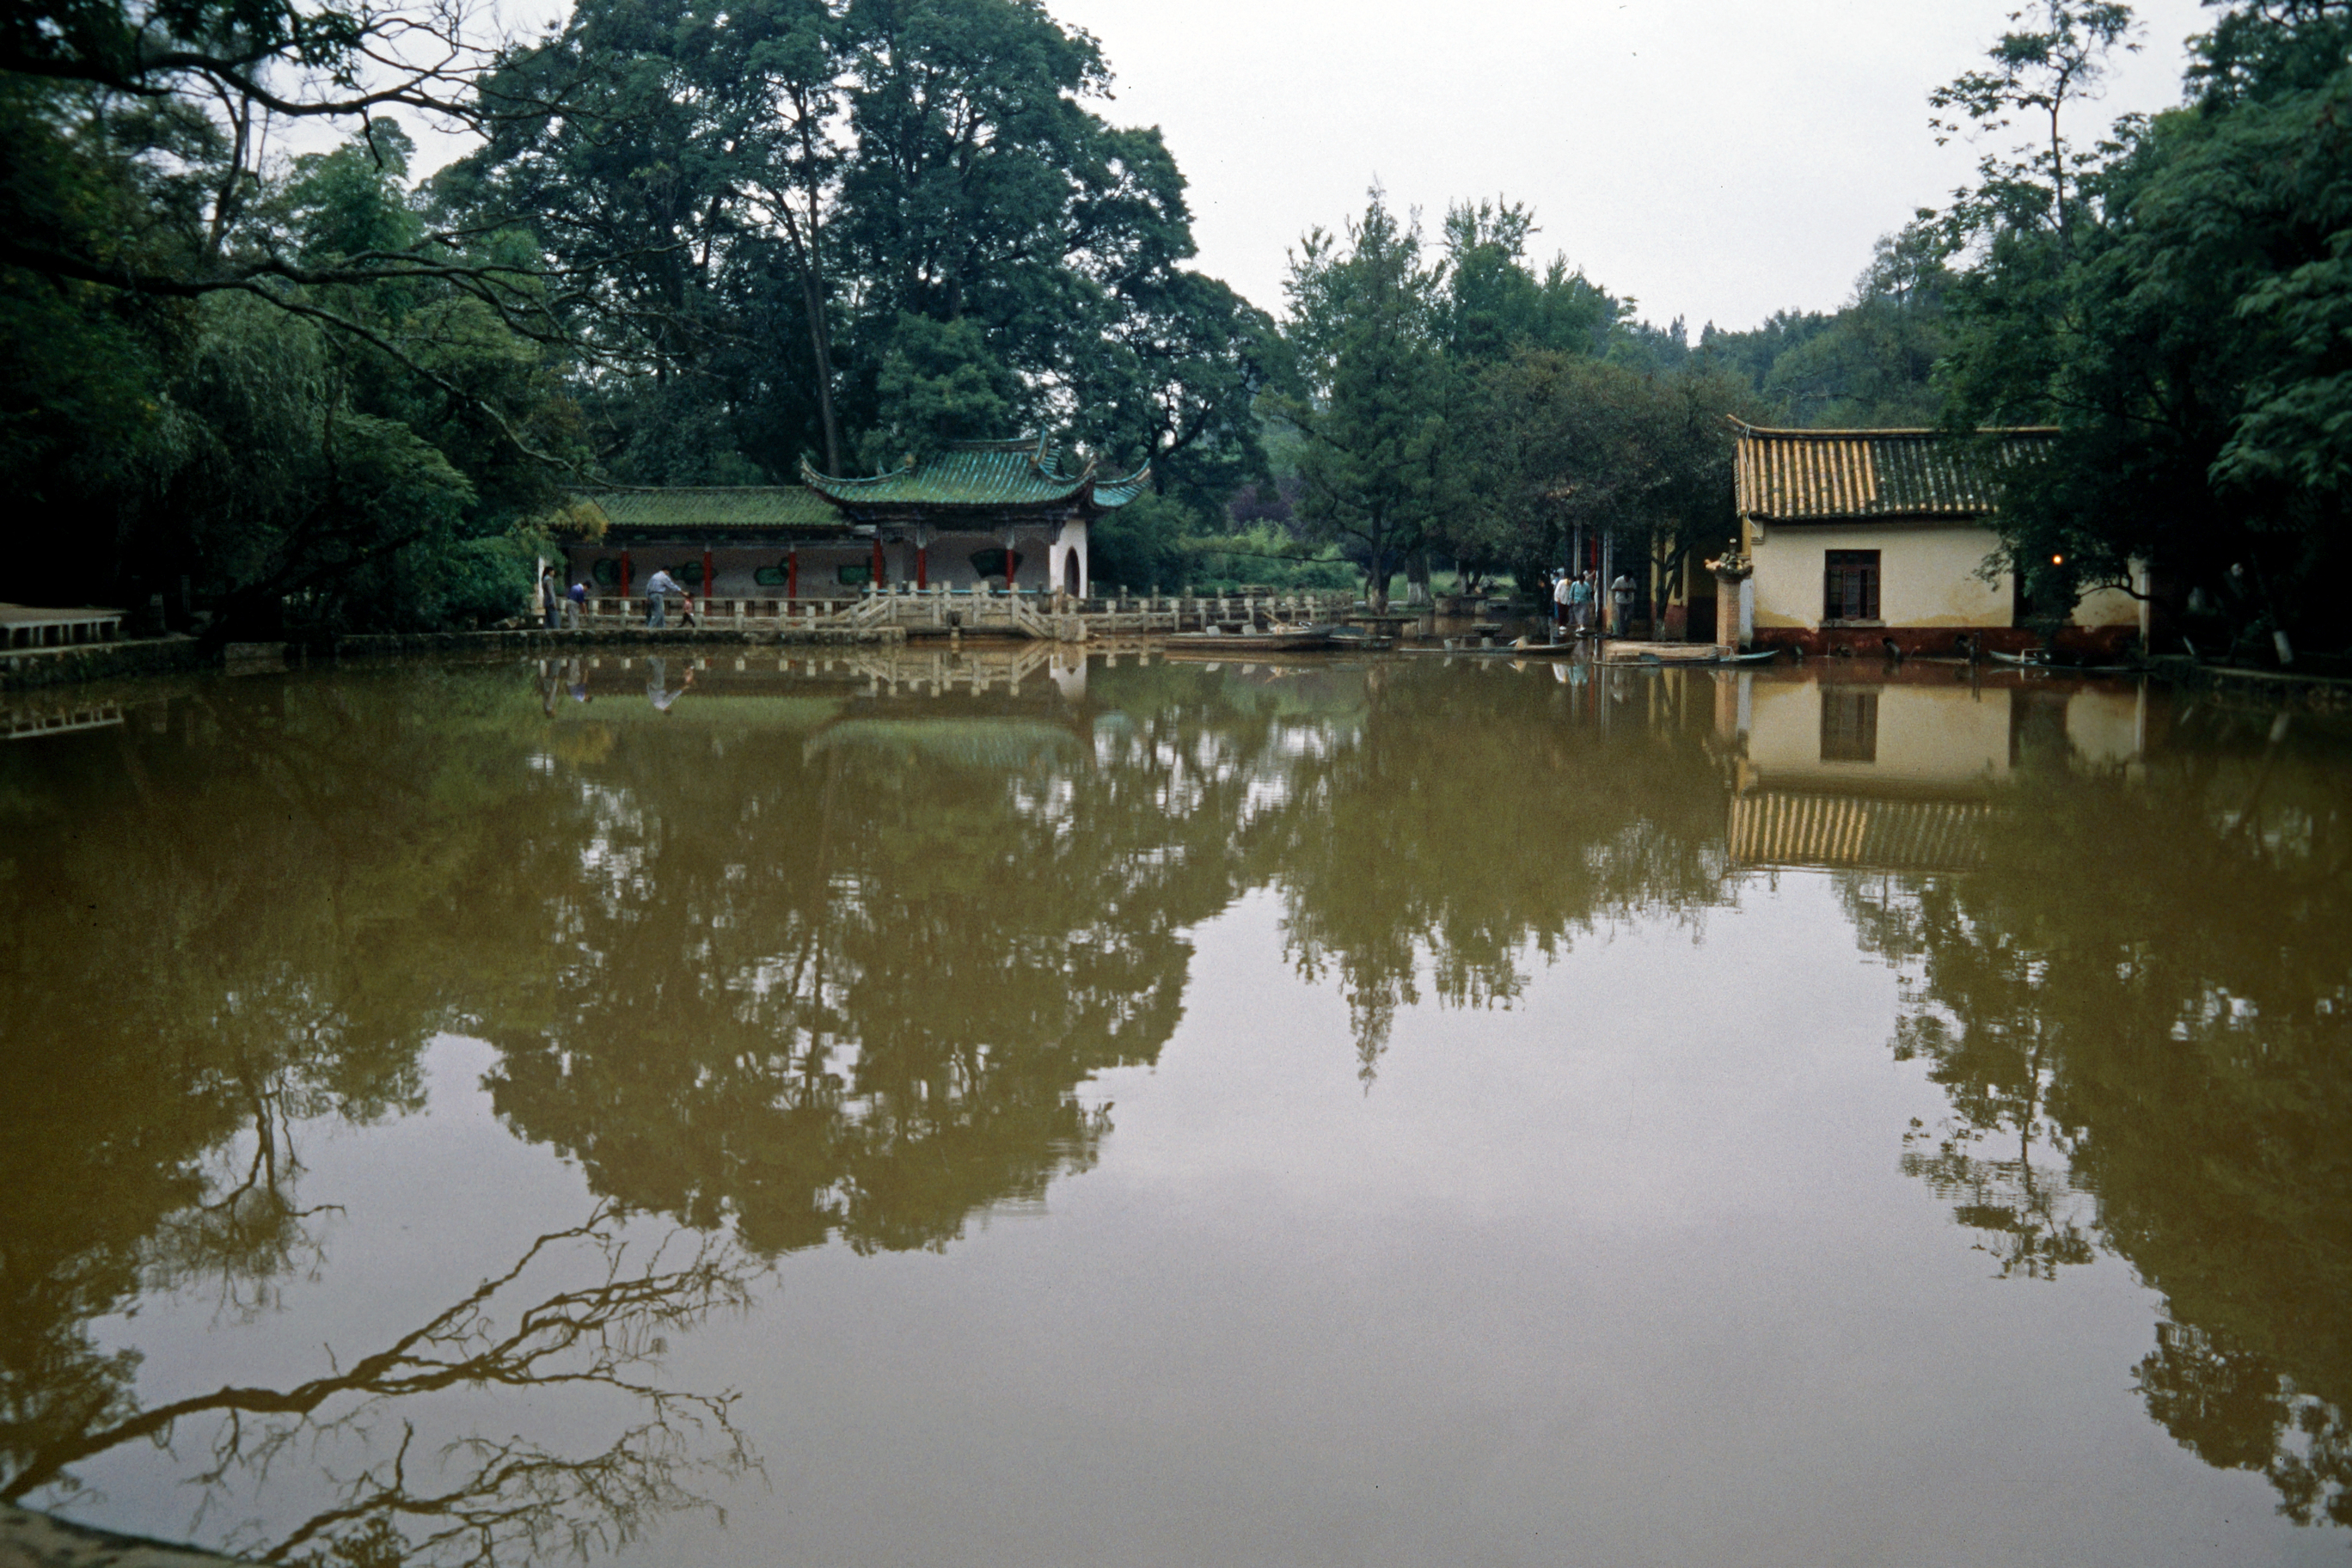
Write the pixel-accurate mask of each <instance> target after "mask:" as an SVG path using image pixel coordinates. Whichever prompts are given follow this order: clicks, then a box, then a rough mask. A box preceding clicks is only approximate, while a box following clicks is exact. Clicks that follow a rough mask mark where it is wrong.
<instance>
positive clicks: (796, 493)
mask: <svg viewBox="0 0 2352 1568" xmlns="http://www.w3.org/2000/svg"><path fill="white" fill-rule="evenodd" d="M586 499H587V500H593V502H595V504H596V505H597V506H598V507H599V508H601V509H602V510H603V511H604V517H605V520H606V521H609V522H610V523H611V524H612V525H613V526H614V528H625V529H629V530H631V531H669V530H672V529H675V530H677V531H681V532H703V531H710V530H714V529H722V530H737V529H740V530H743V531H754V530H761V529H776V530H789V529H818V530H825V531H833V532H838V531H841V529H842V528H843V526H844V519H843V518H842V515H841V513H840V512H838V511H836V510H834V508H833V506H832V505H831V503H829V502H828V501H826V500H825V499H824V497H823V496H821V495H819V494H817V493H816V492H815V491H814V490H813V489H809V488H808V487H807V486H805V485H729V486H709V487H704V488H698V489H666V490H614V491H613V492H611V493H610V494H607V495H600V496H590V497H588V498H586Z"/></svg>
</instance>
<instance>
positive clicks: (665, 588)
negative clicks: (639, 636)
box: [646, 568, 685, 630]
mask: <svg viewBox="0 0 2352 1568" xmlns="http://www.w3.org/2000/svg"><path fill="white" fill-rule="evenodd" d="M683 592H685V590H683V589H681V588H680V587H679V586H678V585H677V578H675V577H673V576H671V575H670V574H669V572H668V571H667V568H665V569H663V570H661V571H657V572H656V573H655V574H653V575H652V576H651V577H649V578H647V579H646V626H647V627H648V628H650V629H654V630H658V629H660V628H661V627H663V626H667V625H669V599H670V595H673V594H680V593H683Z"/></svg>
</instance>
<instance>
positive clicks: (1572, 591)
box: [1568, 572, 1592, 631]
mask: <svg viewBox="0 0 2352 1568" xmlns="http://www.w3.org/2000/svg"><path fill="white" fill-rule="evenodd" d="M1568 619H1569V624H1570V625H1571V626H1574V627H1575V628H1576V629H1577V630H1578V631H1583V630H1584V629H1585V628H1586V627H1588V626H1591V624H1592V574H1591V573H1590V572H1579V573H1578V574H1576V581H1574V582H1572V583H1570V584H1569V585H1568Z"/></svg>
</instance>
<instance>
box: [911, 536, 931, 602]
mask: <svg viewBox="0 0 2352 1568" xmlns="http://www.w3.org/2000/svg"><path fill="white" fill-rule="evenodd" d="M930 585H931V547H930V546H929V545H928V544H918V545H916V546H915V591H916V592H917V593H920V592H921V591H922V590H924V589H925V588H928V587H929V586H930Z"/></svg>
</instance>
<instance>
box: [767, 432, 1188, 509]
mask: <svg viewBox="0 0 2352 1568" xmlns="http://www.w3.org/2000/svg"><path fill="white" fill-rule="evenodd" d="M1096 469H1097V464H1096V463H1095V462H1094V460H1093V459H1091V458H1089V459H1088V460H1087V463H1086V466H1085V467H1084V468H1081V469H1079V470H1078V472H1076V473H1075V474H1067V473H1064V472H1063V471H1062V466H1061V449H1060V448H1059V447H1055V445H1054V444H1053V443H1052V442H1051V441H1049V440H1046V439H1045V438H1044V437H1039V438H1037V439H1036V440H1034V441H1033V440H1029V439H1027V438H1026V437H1024V438H1022V439H1020V440H1013V441H952V442H950V443H949V444H948V445H947V446H945V447H942V448H941V449H940V451H939V452H938V453H936V454H934V455H933V456H932V457H930V458H928V459H926V460H925V461H924V462H922V463H920V464H913V463H910V464H908V466H907V467H905V468H894V469H892V470H891V471H890V472H888V473H887V474H877V475H874V476H873V477H871V478H868V479H837V478H835V477H834V476H832V475H829V474H820V473H818V472H817V471H816V470H815V469H814V468H811V467H810V466H809V465H808V463H807V462H805V461H803V463H802V464H801V477H802V478H803V479H805V480H807V481H808V485H809V488H810V489H811V490H813V491H814V492H815V493H816V494H818V495H821V496H823V497H824V498H825V499H826V500H830V501H832V502H833V503H834V504H835V505H836V506H839V507H840V508H842V509H843V510H845V511H846V512H847V513H848V514H849V515H851V516H853V517H856V518H858V519H860V520H861V521H871V520H873V519H876V518H877V517H898V516H902V515H907V516H911V515H913V514H916V513H923V514H929V515H936V514H937V513H939V512H940V511H950V512H953V511H970V512H1005V511H1055V512H1061V511H1084V512H1097V511H1104V510H1109V509H1110V508H1112V507H1118V506H1125V505H1126V504H1127V503H1128V502H1129V501H1130V500H1134V499H1135V498H1136V497H1137V496H1138V495H1139V494H1141V493H1142V490H1143V487H1144V484H1145V482H1146V481H1147V480H1148V479H1150V475H1151V470H1150V468H1139V469H1137V470H1136V471H1135V472H1134V473H1132V474H1129V475H1126V476H1124V477H1123V478H1120V479H1098V478H1097V476H1096Z"/></svg>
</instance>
